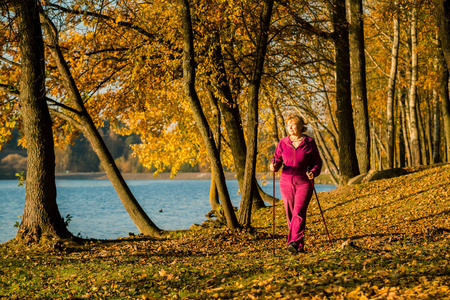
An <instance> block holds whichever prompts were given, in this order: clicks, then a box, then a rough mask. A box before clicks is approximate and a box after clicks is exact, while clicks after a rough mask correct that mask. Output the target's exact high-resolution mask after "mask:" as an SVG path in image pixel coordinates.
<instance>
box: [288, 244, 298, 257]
mask: <svg viewBox="0 0 450 300" xmlns="http://www.w3.org/2000/svg"><path fill="white" fill-rule="evenodd" d="M287 249H288V251H289V252H291V253H292V254H297V252H298V245H297V244H296V243H290V244H289V245H288V246H287Z"/></svg>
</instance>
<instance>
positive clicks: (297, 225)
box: [280, 180, 313, 249]
mask: <svg viewBox="0 0 450 300" xmlns="http://www.w3.org/2000/svg"><path fill="white" fill-rule="evenodd" d="M280 192H281V197H282V199H283V202H284V208H285V210H286V219H287V223H288V226H289V233H288V236H287V243H286V244H288V245H289V244H290V243H293V242H295V243H297V244H298V245H299V247H298V249H302V248H303V247H304V237H303V235H304V232H305V225H306V210H307V209H308V205H309V201H310V200H311V197H312V194H313V189H312V186H311V183H310V182H309V181H303V180H302V181H299V182H296V183H295V184H280Z"/></svg>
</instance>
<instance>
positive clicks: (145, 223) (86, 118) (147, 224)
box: [41, 14, 161, 236]
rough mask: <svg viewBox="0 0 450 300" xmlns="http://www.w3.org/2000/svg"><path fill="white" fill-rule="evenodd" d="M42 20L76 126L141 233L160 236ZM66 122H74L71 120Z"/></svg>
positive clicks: (49, 26)
mask: <svg viewBox="0 0 450 300" xmlns="http://www.w3.org/2000/svg"><path fill="white" fill-rule="evenodd" d="M41 19H42V21H43V22H42V24H43V28H44V31H45V33H46V35H47V37H48V44H49V48H50V52H51V54H52V56H53V59H54V60H55V62H56V65H57V67H58V70H59V72H60V74H61V77H62V79H63V84H64V86H65V88H66V90H67V92H68V94H69V97H70V98H71V101H72V104H73V107H74V109H73V110H71V112H74V113H76V114H77V115H78V117H79V123H78V124H75V125H76V126H77V127H78V129H80V130H81V131H82V132H83V134H84V136H85V137H86V139H87V140H88V141H89V143H90V144H91V146H92V149H93V150H94V152H95V153H96V154H97V156H98V158H99V159H100V162H101V164H102V167H103V169H104V170H105V172H106V174H107V176H108V178H109V180H110V181H111V183H112V185H113V187H114V189H115V190H116V192H117V195H118V196H119V199H120V200H121V202H122V204H123V206H124V207H125V209H126V211H127V212H128V214H129V215H130V217H131V219H132V220H133V222H134V224H135V225H136V227H137V228H138V230H139V231H140V232H141V233H143V234H146V235H150V236H159V235H160V233H161V229H159V228H158V227H157V226H156V225H155V224H154V223H153V222H152V220H151V219H150V218H149V217H148V215H147V214H146V213H145V211H144V210H143V209H142V207H141V206H140V204H139V203H138V202H137V200H136V198H135V197H134V195H133V193H132V192H131V190H130V188H129V187H128V185H127V183H126V181H125V179H124V178H123V176H122V174H121V173H120V171H119V169H118V168H117V165H116V163H115V162H114V158H113V157H112V155H111V153H110V152H109V150H108V147H107V146H106V144H105V142H104V141H103V139H102V137H101V135H100V133H99V132H98V130H97V128H96V127H95V124H94V122H93V120H92V118H91V116H90V115H89V113H88V112H87V110H86V107H85V106H84V102H83V99H82V98H81V94H80V91H79V90H78V87H77V85H76V83H75V80H74V79H73V77H72V74H71V72H70V70H69V66H68V65H67V63H66V61H65V59H64V57H63V55H62V52H61V50H60V48H59V42H58V33H57V31H56V27H55V26H54V24H53V23H52V22H51V20H50V19H49V18H48V17H47V16H46V15H45V14H41ZM65 119H66V120H68V121H71V120H70V119H69V118H65ZM72 122H73V121H72Z"/></svg>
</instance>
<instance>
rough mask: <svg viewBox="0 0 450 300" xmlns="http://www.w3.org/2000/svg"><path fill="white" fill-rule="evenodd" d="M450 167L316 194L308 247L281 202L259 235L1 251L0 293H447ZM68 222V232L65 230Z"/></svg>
mask: <svg viewBox="0 0 450 300" xmlns="http://www.w3.org/2000/svg"><path fill="white" fill-rule="evenodd" d="M449 186H450V165H448V164H441V165H434V166H430V167H427V168H420V169H415V170H409V173H408V174H407V175H404V176H401V177H397V178H393V179H388V180H379V181H376V182H371V183H365V184H362V185H357V186H350V187H344V188H339V189H336V190H334V191H331V192H324V193H319V199H320V202H321V206H322V209H323V210H324V215H325V218H326V221H327V225H328V228H329V230H330V234H331V236H332V242H331V243H329V242H328V239H327V235H326V233H325V229H324V226H323V223H322V219H321V216H320V212H319V210H318V206H317V203H316V200H315V199H312V202H311V205H310V207H309V210H308V221H307V232H306V247H307V253H306V254H301V255H297V256H292V255H290V254H288V252H287V251H286V249H285V236H286V232H287V228H286V222H285V217H284V211H283V207H282V205H281V203H278V204H277V205H276V235H275V244H276V249H275V255H274V253H273V248H272V210H271V207H267V208H265V209H262V210H260V211H258V212H257V213H255V214H254V216H253V225H254V226H255V232H253V233H248V232H230V231H229V230H227V229H226V228H220V227H219V228H214V227H206V226H205V227H195V229H192V230H185V231H176V232H168V233H167V234H166V236H165V238H163V239H158V240H156V239H151V238H147V237H143V236H138V237H134V238H124V239H120V240H111V241H86V242H85V243H84V244H81V245H77V244H74V243H70V242H67V243H65V244H63V245H61V246H58V247H55V248H53V249H48V248H44V247H41V246H24V245H20V244H18V243H16V242H15V241H14V240H13V241H10V242H8V243H5V244H2V245H1V246H0V255H1V257H2V260H1V261H0V299H100V298H101V299H211V298H213V299H214V298H216V299H219V298H221V299H273V298H279V299H299V298H301V299H450V284H449V282H450V268H449V261H450V251H449V248H450V247H449V246H450V239H449V238H450V217H449V213H450V209H449V194H450V190H449V188H448V187H449ZM69 229H70V227H69Z"/></svg>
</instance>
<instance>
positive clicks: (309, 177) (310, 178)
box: [306, 171, 314, 180]
mask: <svg viewBox="0 0 450 300" xmlns="http://www.w3.org/2000/svg"><path fill="white" fill-rule="evenodd" d="M306 176H308V179H309V180H313V179H314V173H313V172H311V171H308V172H306Z"/></svg>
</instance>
